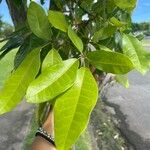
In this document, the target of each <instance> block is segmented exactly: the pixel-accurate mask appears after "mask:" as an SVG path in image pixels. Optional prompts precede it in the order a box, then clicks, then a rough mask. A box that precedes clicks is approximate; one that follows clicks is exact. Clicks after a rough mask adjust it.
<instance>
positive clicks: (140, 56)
mask: <svg viewBox="0 0 150 150" xmlns="http://www.w3.org/2000/svg"><path fill="white" fill-rule="evenodd" d="M123 53H124V54H125V55H127V56H128V57H129V58H130V60H131V61H132V63H133V65H134V66H135V69H136V70H138V71H139V72H141V73H142V74H145V73H146V72H147V71H148V70H149V69H150V65H149V63H150V60H149V59H148V58H147V55H148V54H150V53H149V52H148V51H146V49H145V48H144V47H143V46H142V43H141V42H140V41H139V40H138V39H136V38H135V37H134V36H132V35H127V34H124V35H123Z"/></svg>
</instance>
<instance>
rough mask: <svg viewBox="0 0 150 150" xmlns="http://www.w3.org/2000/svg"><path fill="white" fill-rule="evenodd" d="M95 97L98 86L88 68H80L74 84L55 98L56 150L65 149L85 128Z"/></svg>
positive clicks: (96, 96)
mask: <svg viewBox="0 0 150 150" xmlns="http://www.w3.org/2000/svg"><path fill="white" fill-rule="evenodd" d="M91 89H92V91H91ZM97 98H98V88H97V84H96V82H95V79H94V77H93V76H92V74H91V72H90V71H89V69H87V68H80V69H79V70H78V73H77V78H76V81H75V83H74V85H73V86H72V87H71V88H70V89H69V90H68V91H67V92H65V93H64V94H63V95H62V96H60V97H59V98H57V100H56V104H55V108H54V118H55V121H54V123H55V139H56V145H57V149H58V150H67V149H69V148H70V146H71V145H72V144H73V143H75V141H76V139H77V138H78V137H79V136H80V134H81V133H82V131H83V130H84V129H85V128H86V125H87V123H88V120H89V119H88V118H89V115H90V113H91V111H92V109H93V108H94V106H95V104H96V101H97ZM66 123H67V124H66ZM60 124H61V128H60Z"/></svg>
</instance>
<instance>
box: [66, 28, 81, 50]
mask: <svg viewBox="0 0 150 150" xmlns="http://www.w3.org/2000/svg"><path fill="white" fill-rule="evenodd" d="M68 36H69V38H70V40H71V41H72V43H73V44H74V45H75V46H76V48H77V49H78V50H79V51H80V52H82V51H83V43H82V40H81V39H80V38H79V37H78V36H77V34H76V33H75V32H74V31H73V29H72V28H71V26H69V28H68Z"/></svg>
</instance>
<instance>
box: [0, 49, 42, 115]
mask: <svg viewBox="0 0 150 150" xmlns="http://www.w3.org/2000/svg"><path fill="white" fill-rule="evenodd" d="M39 68H40V50H39V49H35V50H33V51H32V52H31V53H29V55H28V56H27V57H26V59H25V60H24V61H23V62H22V64H21V65H20V67H19V68H18V69H17V70H16V71H15V72H14V73H13V74H12V75H11V76H10V77H9V79H8V80H7V81H6V83H5V85H4V88H3V89H2V90H1V91H0V114H3V113H5V112H8V111H10V110H12V109H13V108H14V107H15V106H16V105H17V104H18V103H19V102H20V101H21V100H22V98H23V96H24V95H25V92H26V89H27V87H28V85H29V83H30V82H31V81H32V80H33V79H34V78H35V77H36V75H37V73H38V71H39ZM31 70H32V71H31Z"/></svg>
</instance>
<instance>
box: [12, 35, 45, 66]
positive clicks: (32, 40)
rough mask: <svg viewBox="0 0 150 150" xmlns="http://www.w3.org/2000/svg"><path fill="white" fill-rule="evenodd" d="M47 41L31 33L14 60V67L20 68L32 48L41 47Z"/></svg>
mask: <svg viewBox="0 0 150 150" xmlns="http://www.w3.org/2000/svg"><path fill="white" fill-rule="evenodd" d="M44 44H45V42H44V41H43V40H41V39H39V38H38V37H37V36H35V35H34V34H31V35H30V36H28V37H27V38H26V39H25V41H24V43H23V44H22V45H21V46H20V48H19V50H18V52H17V54H16V56H15V60H14V68H15V69H16V68H18V67H19V65H20V64H21V63H22V61H23V60H24V58H25V57H26V56H27V54H28V53H30V52H31V51H32V50H34V49H35V48H37V47H41V46H42V45H44Z"/></svg>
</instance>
